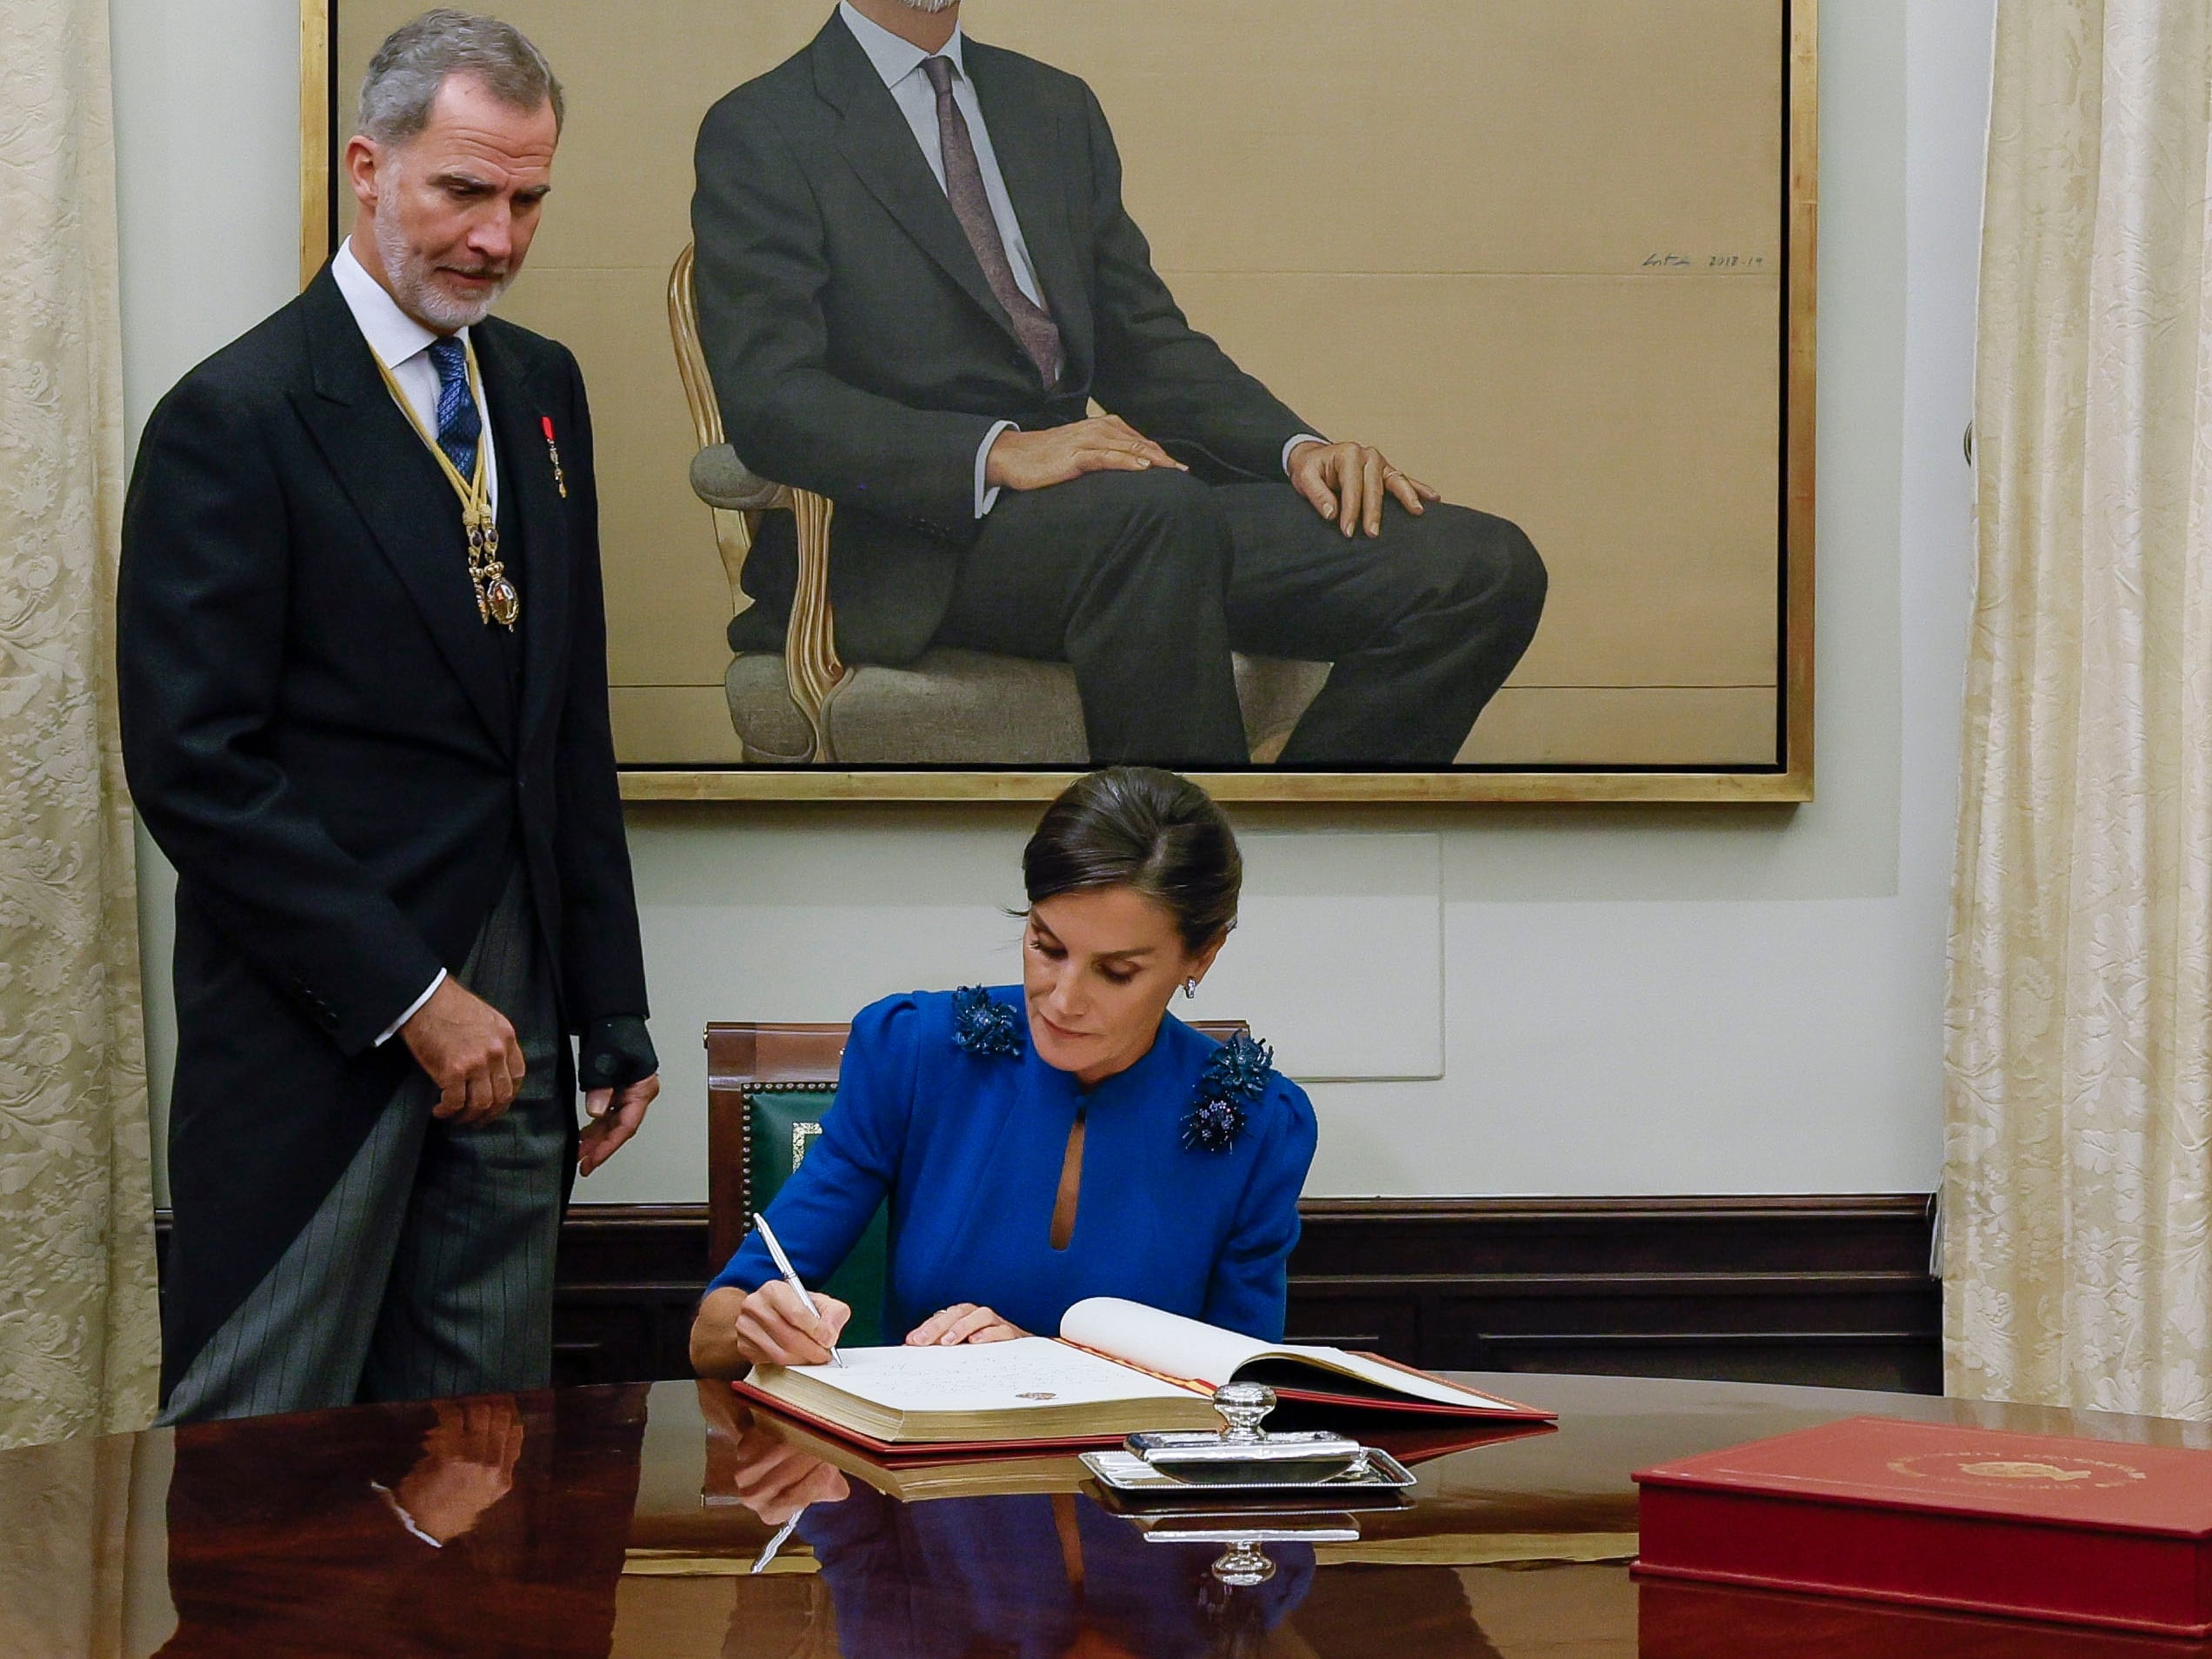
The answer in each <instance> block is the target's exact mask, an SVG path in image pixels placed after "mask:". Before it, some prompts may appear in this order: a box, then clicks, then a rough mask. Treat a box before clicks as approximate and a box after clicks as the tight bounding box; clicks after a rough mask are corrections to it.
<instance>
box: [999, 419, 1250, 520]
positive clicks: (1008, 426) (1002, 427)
mask: <svg viewBox="0 0 2212 1659" xmlns="http://www.w3.org/2000/svg"><path fill="white" fill-rule="evenodd" d="M1020 430H1022V429H1021V428H1020V427H1018V426H1016V425H1015V424H1014V423H1013V422H1011V421H1001V422H999V423H998V424H997V425H996V426H994V427H992V428H991V430H989V431H988V432H986V433H984V434H983V442H982V443H978V444H977V445H976V517H978V518H981V517H982V516H983V515H984V514H985V513H987V512H989V511H990V510H991V508H992V506H993V505H994V504H995V503H996V502H997V500H998V486H997V485H996V484H989V485H986V484H985V483H983V476H984V475H985V474H986V473H987V472H988V471H989V462H990V450H991V445H992V444H994V443H997V442H998V435H999V434H1000V433H1001V432H1018V431H1020ZM1286 453H1287V451H1286Z"/></svg>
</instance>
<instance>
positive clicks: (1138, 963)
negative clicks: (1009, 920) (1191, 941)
mask: <svg viewBox="0 0 2212 1659" xmlns="http://www.w3.org/2000/svg"><path fill="white" fill-rule="evenodd" d="M1220 949H1221V941H1220V940H1218V939H1216V940H1215V941H1214V942H1213V943H1211V944H1209V945H1208V946H1207V947H1206V949H1203V950H1201V951H1197V952H1195V953H1194V952H1192V951H1189V950H1186V949H1184V948H1183V936H1182V935H1181V934H1180V933H1178V932H1177V931H1176V924H1175V917H1174V916H1172V915H1170V914H1169V911H1168V909H1167V907H1166V906H1164V905H1163V904H1161V903H1159V902H1158V901H1157V900H1155V899H1150V898H1147V897H1146V896H1144V895H1143V894H1142V893H1140V892H1138V891H1137V890H1136V889H1135V888H1133V887H1096V888H1089V889H1084V890H1083V891H1080V892H1074V893H1062V894H1060V895H1058V896H1056V897H1053V898H1049V899H1040V900H1038V901H1037V902H1036V903H1035V904H1033V905H1031V906H1030V907H1029V924H1028V926H1027V927H1026V928H1024V929H1023V935H1022V989H1023V991H1024V992H1025V993H1026V994H1027V996H1028V1000H1029V1040H1030V1041H1031V1042H1033V1043H1036V1050H1037V1053H1038V1054H1039V1055H1040V1056H1043V1060H1044V1063H1046V1064H1047V1065H1049V1066H1051V1067H1053V1068H1055V1069H1057V1070H1060V1071H1072V1072H1073V1073H1075V1074H1076V1080H1077V1081H1078V1082H1080V1083H1084V1084H1086V1085H1088V1084H1091V1083H1097V1082H1098V1081H1100V1080H1101V1079H1102V1078H1105V1077H1110V1076H1113V1075H1114V1074H1115V1073H1116V1072H1117V1071H1125V1070H1127V1069H1129V1067H1131V1066H1133V1065H1135V1064H1136V1063H1137V1062H1138V1061H1139V1060H1142V1059H1143V1057H1144V1056H1145V1052H1146V1051H1147V1050H1148V1049H1150V1048H1151V1046H1152V1039H1153V1037H1154V1036H1156V1035H1157V1034H1158V1032H1159V1029H1160V1016H1161V1014H1162V1013H1163V1011H1164V1010H1165V1009H1166V1008H1167V1006H1168V999H1169V997H1170V996H1174V995H1175V992H1176V987H1177V986H1178V985H1180V984H1182V983H1183V981H1184V980H1186V979H1203V978H1204V977H1205V976H1206V970H1207V969H1209V968H1210V967H1212V966H1213V963H1214V956H1215V954H1216V952H1217V951H1219V950H1220Z"/></svg>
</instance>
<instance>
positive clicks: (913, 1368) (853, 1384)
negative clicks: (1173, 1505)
mask: <svg viewBox="0 0 2212 1659" xmlns="http://www.w3.org/2000/svg"><path fill="white" fill-rule="evenodd" d="M840 1352H841V1353H842V1354H843V1358H844V1362H845V1363H844V1364H843V1367H838V1366H834V1365H794V1366H790V1367H789V1368H787V1369H789V1370H790V1373H791V1375H792V1376H803V1377H808V1378H810V1379H812V1380H813V1381H815V1382H816V1383H820V1384H821V1385H822V1386H823V1387H824V1388H829V1389H836V1390H838V1391H840V1392H842V1393H845V1394H849V1395H855V1396H858V1397H859V1398H861V1399H863V1400H869V1401H873V1402H875V1403H876V1404H878V1405H882V1406H886V1407H889V1409H892V1410H894V1411H909V1412H912V1411H926V1412H931V1413H938V1412H955V1411H963V1412H985V1411H1020V1410H1026V1409H1036V1408H1037V1407H1040V1406H1071V1405H1089V1404H1096V1403H1101V1402H1107V1401H1113V1400H1156V1399H1174V1400H1187V1399H1189V1397H1190V1394H1189V1389H1179V1388H1176V1386H1175V1385H1174V1384H1173V1383H1163V1382H1160V1381H1159V1380H1158V1379H1157V1378H1155V1377H1149V1376H1145V1375H1144V1374H1143V1372H1141V1371H1133V1370H1131V1369H1129V1368H1128V1367H1127V1366H1124V1365H1116V1364H1115V1363H1113V1362H1112V1361H1110V1360H1103V1359H1100V1358H1099V1357H1098V1356H1096V1355H1095V1354H1086V1353H1084V1352H1083V1350H1082V1349H1078V1348H1070V1347H1069V1346H1068V1344H1067V1343H1060V1342H1055V1341H1053V1340H1052V1338H1050V1337H1049V1336H1020V1337H1016V1338H1015V1339H1014V1340H1013V1341H1012V1342H1005V1343H963V1344H962V1345H960V1346H958V1347H956V1348H905V1347H899V1348H847V1349H841V1350H840Z"/></svg>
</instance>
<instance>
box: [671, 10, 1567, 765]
mask: <svg viewBox="0 0 2212 1659" xmlns="http://www.w3.org/2000/svg"><path fill="white" fill-rule="evenodd" d="M959 11H960V8H959V3H958V0H843V3H842V4H841V5H840V6H839V8H838V10H837V12H836V15H835V16H833V17H831V18H830V21H829V23H828V24H827V25H826V26H825V27H824V28H823V30H822V32H821V33H820V34H819V35H818V36H816V38H815V40H814V42H813V43H812V44H811V45H810V46H808V47H807V48H806V49H805V50H803V51H802V52H800V53H799V54H798V55H797V56H796V57H793V58H791V59H790V60H789V61H788V62H786V63H783V64H781V65H780V66H778V67H777V68H776V69H775V70H770V72H769V73H768V74H766V75H764V76H762V77H760V78H759V79H757V80H755V81H751V82H749V83H746V84H745V85H743V86H741V87H739V88H738V89H737V90H736V91H735V92H732V93H731V94H730V95H729V96H728V97H725V98H723V100H722V101H721V102H720V103H717V104H716V105H715V107H714V109H713V110H710V112H709V113H708V116H707V117H706V120H705V122H704V123H703V125H702V127H701V128H700V131H699V142H698V153H697V170H698V188H697V193H696V196H695V197H694V198H693V202H692V226H693V231H694V235H695V237H696V242H697V258H696V283H697V290H698V308H699V324H700V334H701V337H702V340H703V343H704V346H705V349H706V356H707V362H708V364H709V367H710V370H711V371H712V374H713V377H714V383H715V389H716V394H717V396H718V398H719V400H720V403H721V406H722V411H723V421H724V423H725V425H726V426H727V428H728V430H729V432H730V439H731V442H732V443H734V444H735V445H736V449H737V451H738V453H739V454H740V455H741V456H743V457H744V459H745V461H746V462H747V463H748V464H750V466H752V467H754V468H755V469H756V470H759V471H760V472H762V473H763V474H765V475H767V476H771V477H774V478H776V479H778V480H780V481H782V482H783V483H790V484H795V485H797V486H800V487H802V488H804V489H808V490H816V491H818V492H819V493H821V494H823V495H825V496H829V497H830V499H831V500H832V501H833V502H834V503H836V515H835V516H834V518H833V521H832V524H831V531H830V537H831V539H830V598H831V603H832V606H833V608H834V610H835V614H836V622H837V640H836V643H837V648H838V650H839V652H840V654H841V655H842V656H844V657H845V658H847V659H848V660H856V661H862V662H879V663H903V662H908V661H910V660H912V659H913V658H914V657H916V656H919V655H920V654H921V652H922V651H923V650H925V649H926V648H928V647H929V646H930V645H931V644H943V645H960V646H968V647H971V648H974V649H977V650H991V651H1000V652H1006V653H1009V654H1012V655H1016V656H1029V657H1034V658H1039V659H1044V660H1063V661H1066V662H1068V663H1071V664H1072V665H1073V666H1074V669H1075V673H1076V683H1077V685H1078V687H1079V689H1080V690H1081V692H1082V696H1083V718H1084V724H1085V727H1086V729H1087V732H1088V735H1089V745H1090V753H1091V758H1092V759H1093V760H1094V761H1097V762H1102V763H1103V762H1110V761H1146V762H1152V763H1163V764H1176V765H1184V766H1211V765H1236V764H1242V763H1244V762H1245V761H1246V760H1247V759H1248V756H1247V754H1246V750H1245V745H1244V737H1243V723H1242V721H1241V719H1240V716H1239V714H1238V710H1237V704H1236V687H1235V685H1234V683H1233V681H1232V679H1231V676H1230V670H1229V653H1230V651H1231V650H1245V651H1252V652H1256V653H1259V654H1263V655H1267V656H1288V657H1302V658H1309V659H1314V660H1321V661H1327V662H1329V663H1333V664H1334V667H1333V669H1332V670H1331V672H1330V675H1329V681H1328V683H1327V685H1326V686H1325V688H1324V689H1323V691H1322V693H1321V696H1319V697H1318V698H1317V699H1316V701H1315V703H1314V704H1313V706H1312V707H1311V709H1309V710H1308V711H1307V713H1306V716H1305V717H1304V718H1303V720H1302V721H1301V722H1300V723H1299V725H1298V727H1297V729H1296V731H1294V732H1293V733H1292V734H1291V736H1290V739H1289V744H1288V746H1287V747H1286V748H1285V749H1284V750H1283V755H1282V756H1281V758H1282V761H1283V763H1285V764H1290V765H1302V764H1303V765H1363V764H1388V765H1397V766H1446V765H1449V764H1450V763H1452V761H1453V759H1454V757H1455V756H1456V754H1457V753H1458V751H1459V749H1460V746H1461V744H1462V743H1463V742H1464V741H1465V739H1466V736H1467V734H1468V732H1469V729H1470V728H1471V727H1472V726H1473V724H1474V722H1475V718H1476V716H1477V715H1478V714H1479V713H1480V712H1481V711H1482V706H1483V705H1484V703H1487V702H1488V701H1489V698H1490V696H1491V695H1492V694H1493V693H1494V692H1495V691H1496V690H1497V688H1498V686H1499V685H1500V684H1501V683H1502V682H1503V681H1504V679H1505V676H1507V674H1509V672H1510V671H1511V670H1512V669H1513V666H1514V664H1515V663H1517V662H1518V661H1519V660H1520V658H1521V656H1522V652H1523V651H1525V650H1527V649H1528V645H1529V640H1530V638H1531V637H1532V636H1534V634H1535V631H1536V621H1537V618H1538V616H1540V614H1541V612H1542V605H1543V595H1544V572H1543V565H1542V561H1541V560H1539V559H1538V557H1537V556H1536V550H1535V549H1534V548H1533V547H1532V546H1530V544H1529V539H1528V537H1527V536H1524V535H1522V532H1521V531H1520V530H1519V529H1518V528H1517V527H1516V526H1515V525H1513V524H1510V523H1507V522H1506V521H1504V520H1502V519H1499V518H1495V517H1491V516H1488V515H1485V514H1481V513H1476V512H1472V511H1469V510H1465V509H1462V508H1456V507H1446V506H1443V505H1442V504H1440V503H1438V502H1437V497H1436V491H1434V490H1430V489H1429V488H1428V487H1427V486H1426V485H1424V484H1422V483H1418V482H1417V481H1416V480H1414V479H1412V478H1410V477H1409V476H1406V475H1405V474H1404V473H1402V472H1401V471H1399V470H1398V469H1396V467H1393V466H1392V465H1391V464H1390V463H1389V462H1388V461H1387V460H1386V459H1384V457H1383V456H1381V455H1380V454H1378V453H1377V452H1376V450H1374V449H1373V448H1371V447H1370V446H1368V445H1365V444H1361V443H1329V442H1328V441H1327V440H1325V439H1323V438H1321V437H1319V436H1316V434H1315V433H1314V432H1313V431H1312V430H1311V429H1310V427H1309V425H1308V423H1305V422H1303V421H1302V420H1300V419H1299V417H1298V416H1296V415H1295V414H1293V413H1292V412H1291V411H1290V410H1289V409H1287V408H1285V407H1284V406H1283V404H1282V403H1279V402H1278V401H1277V400H1276V398H1275V397H1274V396H1271V395H1270V394H1269V392H1268V390H1267V389H1266V388H1265V387H1264V386H1263V385H1262V384H1261V383H1259V382H1258V381H1256V380H1255V379H1253V378H1252V377H1251V376H1249V375H1247V374H1245V373H1243V371H1242V370H1239V369H1238V368H1237V366H1236V364H1235V363H1232V362H1230V361H1229V358H1228V356H1226V355H1225V354H1223V351H1222V350H1221V349H1220V348H1219V347H1218V346H1216V344H1215V343H1213V341H1211V340H1210V339H1209V338H1208V337H1207V336H1204V335H1203V334H1200V333H1198V332H1196V330H1193V329H1192V328H1191V327H1190V326H1189V323H1187V322H1185V320H1184V318H1183V313H1182V312H1181V311H1180V310H1177V309H1176V304H1175V301H1174V299H1173V297H1172V296H1170V295H1169V292H1168V290H1167V288H1166V286H1165V285H1164V284H1163V283H1162V282H1161V280H1160V278H1159V276H1158V275H1157V274H1156V272H1155V271H1154V270H1153V269H1152V264H1151V257H1150V253H1149V249H1148V248H1147V246H1146V244H1145V241H1144V237H1143V235H1142V234H1141V233H1140V232H1139V231H1138V230H1137V228H1136V225H1135V224H1134V223H1131V221H1130V219H1129V215H1128V213H1127V212H1126V211H1125V210H1124V209H1123V205H1122V193H1121V163H1120V161H1119V158H1118V157H1117V156H1116V153H1115V149H1114V141H1113V136H1112V134H1111V133H1110V132H1109V130H1108V129H1107V125H1106V118H1105V116H1104V115H1103V112H1102V111H1101V110H1100V109H1099V106H1098V103H1097V100H1096V98H1095V97H1092V95H1091V92H1090V90H1089V88H1088V87H1087V86H1085V85H1084V84H1083V83H1082V82H1081V81H1079V80H1077V79H1076V78H1075V77H1072V76H1069V75H1066V74H1063V73H1061V72H1059V71H1058V70H1053V69H1049V68H1048V67H1047V66H1045V65H1044V64H1042V63H1037V62H1036V61H1034V60H1033V59H1030V58H1027V57H1020V56H1018V55H1016V53H1013V52H1009V51H1003V50H999V49H997V48H995V47H989V46H986V45H983V43H980V42H977V41H973V40H969V39H967V38H966V37H964V36H963V34H962V33H961V32H960V29H959ZM1092 400H1096V403H1098V404H1100V405H1101V406H1102V407H1103V409H1104V410H1107V411H1108V412H1107V413H1106V414H1103V415H1101V416H1089V415H1088V414H1087V410H1088V406H1089V403H1090V402H1091V401H1092ZM793 535H794V533H793V530H792V527H791V525H790V523H789V522H788V519H787V518H785V517H783V516H778V517H777V518H776V519H771V520H770V523H769V524H768V526H767V527H766V528H765V529H764V530H763V535H762V537H761V540H760V542H759V543H758V544H757V545H756V548H755V550H754V551H753V554H752V556H751V558H750V560H749V562H748V564H747V568H746V576H745V583H746V587H747V589H748V590H749V591H750V592H751V593H752V594H753V595H754V596H755V597H756V598H757V599H758V600H759V601H761V603H759V604H758V605H756V606H755V607H754V608H753V609H752V610H749V611H747V612H745V613H744V614H743V615H741V616H739V617H738V618H737V619H736V621H735V622H734V623H732V624H731V631H730V643H731V645H732V647H733V649H739V650H756V649H774V648H775V644H776V641H777V640H778V639H779V638H780V631H779V627H778V625H779V624H780V623H781V620H782V616H783V615H786V614H788V610H789V607H790V602H791V593H792V589H793V585H794V580H795V577H794V551H793V550H794V539H793ZM756 613H759V614H758V615H757V616H756Z"/></svg>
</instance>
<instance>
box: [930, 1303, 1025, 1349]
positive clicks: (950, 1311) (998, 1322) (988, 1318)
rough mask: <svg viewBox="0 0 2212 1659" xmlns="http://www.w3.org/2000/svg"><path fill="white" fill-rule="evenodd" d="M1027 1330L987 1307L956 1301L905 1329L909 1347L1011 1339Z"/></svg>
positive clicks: (938, 1346)
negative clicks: (913, 1326) (941, 1311)
mask: <svg viewBox="0 0 2212 1659" xmlns="http://www.w3.org/2000/svg"><path fill="white" fill-rule="evenodd" d="M1028 1335H1029V1332H1027V1331H1026V1330H1023V1329H1021V1328H1020V1327H1019V1326H1017V1325H1009V1323H1006V1321H1004V1320H1003V1319H1001V1318H1000V1317H999V1316H997V1315H996V1314H995V1313H993V1312H992V1311H991V1310H990V1309H988V1308H978V1307H977V1306H976V1304H975V1303H972V1302H956V1303H953V1304H952V1306H951V1307H949V1308H947V1309H945V1310H944V1311H943V1313H939V1314H933V1315H931V1316H929V1318H927V1319H925V1320H923V1322H922V1323H920V1324H918V1325H916V1327H915V1328H914V1329H912V1330H909V1332H907V1333H906V1345H907V1346H908V1347H909V1348H953V1347H956V1346H957V1345H958V1344H960V1343H1010V1342H1012V1341H1013V1340H1014V1339H1015V1338H1016V1336H1028Z"/></svg>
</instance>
